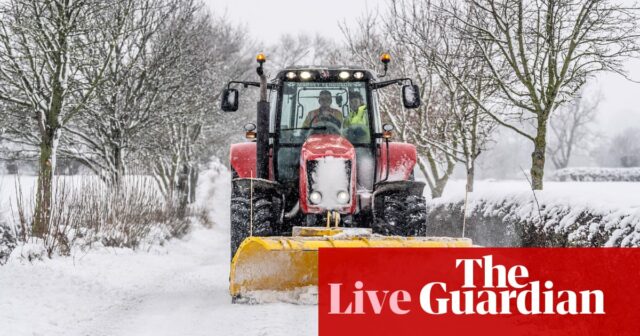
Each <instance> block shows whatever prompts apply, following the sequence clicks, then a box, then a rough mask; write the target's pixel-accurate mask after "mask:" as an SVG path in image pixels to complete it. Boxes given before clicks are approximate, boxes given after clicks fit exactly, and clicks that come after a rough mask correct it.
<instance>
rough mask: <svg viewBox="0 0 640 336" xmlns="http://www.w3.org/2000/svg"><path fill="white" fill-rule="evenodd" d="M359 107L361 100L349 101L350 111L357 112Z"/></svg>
mask: <svg viewBox="0 0 640 336" xmlns="http://www.w3.org/2000/svg"><path fill="white" fill-rule="evenodd" d="M360 105H362V99H360V98H351V99H349V107H350V108H351V111H355V110H357V109H358V107H360Z"/></svg>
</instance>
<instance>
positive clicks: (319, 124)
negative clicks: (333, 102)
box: [310, 115, 342, 134]
mask: <svg viewBox="0 0 640 336" xmlns="http://www.w3.org/2000/svg"><path fill="white" fill-rule="evenodd" d="M312 125H313V126H312V128H317V129H316V130H315V132H314V130H313V129H312V130H311V131H312V132H311V133H310V134H317V133H324V134H332V133H333V134H341V133H342V122H341V121H340V120H338V118H336V117H334V116H332V115H322V116H318V117H317V118H316V119H315V120H314V122H313V124H312ZM320 128H322V129H320Z"/></svg>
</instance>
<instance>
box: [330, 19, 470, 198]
mask: <svg viewBox="0 0 640 336" xmlns="http://www.w3.org/2000/svg"><path fill="white" fill-rule="evenodd" d="M387 20H389V21H390V22H388V23H386V24H388V25H391V24H392V23H391V21H392V20H393V16H392V15H387V16H384V15H382V14H381V13H373V12H366V13H364V14H363V16H362V17H360V18H359V19H358V20H356V21H355V22H356V24H355V26H352V25H348V24H346V23H343V24H342V25H341V29H342V31H343V34H344V37H345V41H346V44H347V49H348V51H349V54H350V55H351V61H352V62H354V63H356V64H362V65H363V66H365V67H368V68H372V69H376V68H379V66H380V63H379V57H380V55H381V54H382V53H383V52H390V53H391V54H392V55H393V56H394V57H393V65H392V66H391V67H390V71H389V73H388V75H389V76H402V77H410V78H412V79H413V80H414V82H415V83H416V84H417V85H419V86H420V89H421V91H420V96H421V97H420V98H421V101H422V106H420V107H419V108H418V109H415V110H406V109H404V108H402V102H401V101H400V99H399V95H398V92H397V91H395V90H392V89H383V90H380V91H379V92H378V97H379V107H380V110H381V113H382V115H383V118H384V120H385V122H388V123H390V124H391V125H393V126H394V128H395V129H396V130H397V136H398V137H399V139H400V140H401V141H407V142H411V143H413V144H415V145H416V149H417V152H418V168H419V169H420V171H421V172H422V174H423V175H424V176H425V179H426V182H427V185H428V186H429V189H430V191H431V196H432V197H434V198H435V197H440V196H441V195H442V193H443V191H444V187H445V186H446V184H447V181H448V180H449V177H450V176H451V174H452V173H453V170H454V168H455V165H456V160H455V158H454V156H451V155H447V151H448V148H454V147H457V143H455V141H456V140H455V139H454V138H452V137H451V134H452V123H451V122H450V119H449V114H448V113H447V111H446V108H444V107H445V106H446V104H445V101H444V98H445V97H444V96H443V95H442V94H441V93H442V90H440V89H439V87H438V83H436V82H434V81H433V79H434V77H435V73H433V69H432V68H430V67H429V66H428V64H427V62H420V59H419V58H416V55H415V54H412V53H411V52H410V51H411V50H409V49H407V48H406V45H403V44H402V43H399V42H401V41H399V40H398V39H396V40H394V38H395V36H393V35H392V32H393V29H394V28H389V27H385V23H383V22H386V21H387ZM386 28H389V29H386ZM451 142H454V143H451ZM434 144H437V145H434ZM442 144H447V145H444V146H443V145H442Z"/></svg>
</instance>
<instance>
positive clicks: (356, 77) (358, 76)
mask: <svg viewBox="0 0 640 336" xmlns="http://www.w3.org/2000/svg"><path fill="white" fill-rule="evenodd" d="M353 77H354V78H355V79H362V77H364V74H363V73H362V72H360V71H358V72H356V73H354V74H353Z"/></svg>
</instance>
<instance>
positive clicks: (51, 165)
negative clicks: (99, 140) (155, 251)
mask: <svg viewBox="0 0 640 336" xmlns="http://www.w3.org/2000/svg"><path fill="white" fill-rule="evenodd" d="M110 5H112V3H110V2H107V3H104V2H102V1H91V0H89V1H62V0H51V1H38V0H11V1H6V2H2V3H1V4H0V100H4V101H5V102H7V103H9V104H12V105H14V106H15V109H12V110H11V109H10V111H15V112H16V113H17V115H14V116H13V117H14V120H20V121H22V123H20V124H13V125H11V126H10V129H9V132H11V133H12V134H14V135H15V136H16V137H19V138H20V139H21V140H22V141H23V142H25V143H28V144H30V145H32V146H34V147H36V148H37V151H38V155H39V173H38V186H37V198H36V209H35V218H34V225H33V234H34V235H36V236H43V235H44V234H46V232H45V231H46V228H48V227H49V219H50V214H51V203H52V178H53V173H54V171H55V168H56V156H57V152H58V145H59V141H60V138H61V134H62V130H63V128H64V126H65V125H66V124H67V123H69V121H70V120H72V119H73V118H74V117H75V116H77V114H78V113H79V112H80V111H81V110H82V108H83V107H84V105H85V103H86V102H87V101H88V100H89V99H90V98H91V96H92V94H93V93H94V91H95V88H96V86H97V83H98V80H99V77H100V76H98V79H96V80H93V81H91V80H87V79H86V78H84V77H83V76H82V75H81V69H82V68H85V67H90V68H94V69H98V70H97V71H98V73H102V72H103V71H104V69H106V66H107V65H108V64H109V61H110V59H111V53H108V54H107V55H105V56H104V57H98V55H95V54H94V53H93V45H94V44H95V43H97V42H98V41H96V37H97V36H98V35H97V34H95V31H96V30H97V29H98V28H102V27H105V26H110V25H112V24H113V23H112V22H111V20H110V18H109V17H106V16H105V15H104V13H105V12H104V10H103V9H104V8H105V6H110Z"/></svg>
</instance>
